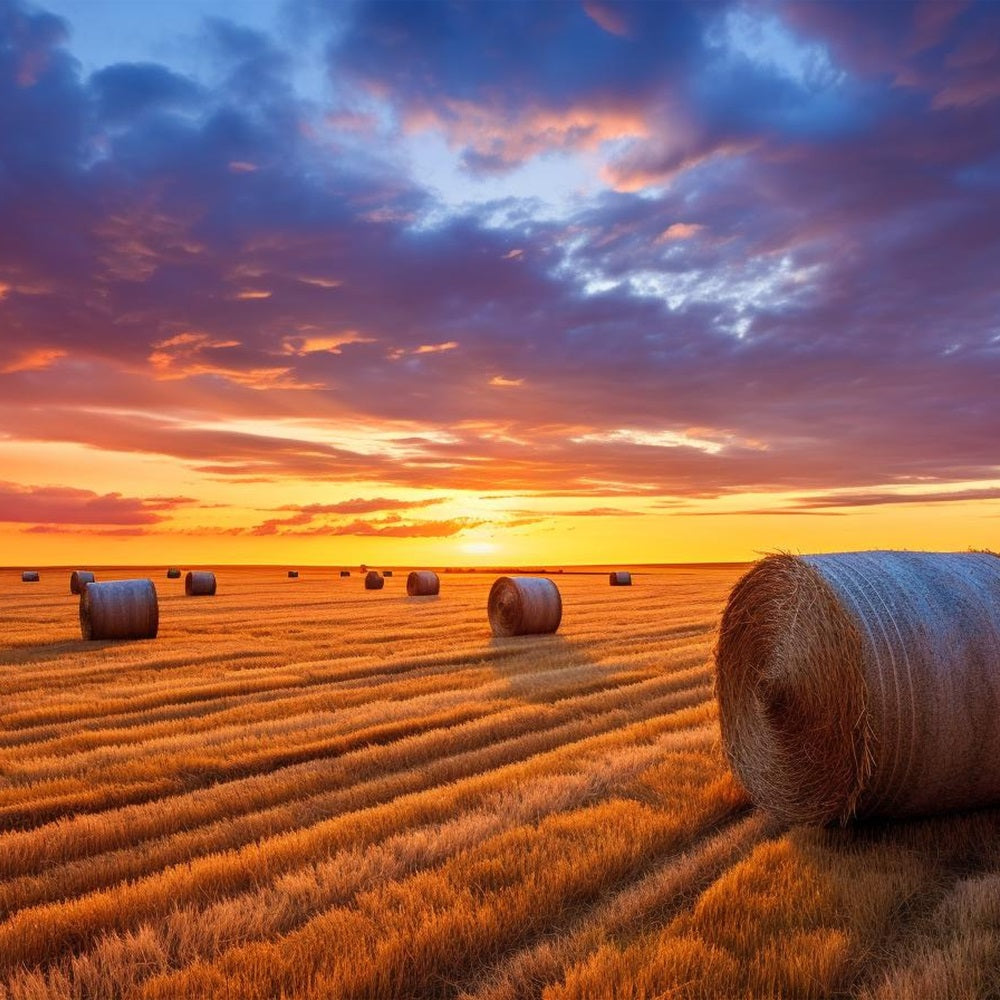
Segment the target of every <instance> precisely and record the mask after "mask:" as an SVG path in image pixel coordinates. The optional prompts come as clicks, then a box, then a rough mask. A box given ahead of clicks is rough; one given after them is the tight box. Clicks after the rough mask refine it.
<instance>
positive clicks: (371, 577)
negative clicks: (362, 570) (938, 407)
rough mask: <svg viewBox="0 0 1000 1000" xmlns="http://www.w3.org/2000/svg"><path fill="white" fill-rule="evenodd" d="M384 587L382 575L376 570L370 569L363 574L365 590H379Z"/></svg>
mask: <svg viewBox="0 0 1000 1000" xmlns="http://www.w3.org/2000/svg"><path fill="white" fill-rule="evenodd" d="M384 586H385V580H383V579H382V574H381V573H379V572H378V571H377V570H374V569H370V570H368V572H367V573H366V574H365V590H381V589H382V588H383V587H384Z"/></svg>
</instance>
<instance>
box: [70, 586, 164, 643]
mask: <svg viewBox="0 0 1000 1000" xmlns="http://www.w3.org/2000/svg"><path fill="white" fill-rule="evenodd" d="M159 624H160V607H159V603H158V602H157V599H156V587H154V586H153V581H152V580H112V581H111V582H109V583H89V584H87V586H85V587H84V588H83V590H82V591H81V593H80V630H81V631H82V632H83V637H84V639H155V638H156V631H157V629H158V627H159Z"/></svg>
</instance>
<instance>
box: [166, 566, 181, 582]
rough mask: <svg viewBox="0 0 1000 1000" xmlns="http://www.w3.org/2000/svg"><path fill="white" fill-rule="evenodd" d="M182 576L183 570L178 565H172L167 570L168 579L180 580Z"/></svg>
mask: <svg viewBox="0 0 1000 1000" xmlns="http://www.w3.org/2000/svg"><path fill="white" fill-rule="evenodd" d="M180 578H181V571H180V570H179V569H177V568H176V567H173V566H171V567H170V569H168V570H167V579H168V580H179V579H180Z"/></svg>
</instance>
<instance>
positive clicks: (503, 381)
mask: <svg viewBox="0 0 1000 1000" xmlns="http://www.w3.org/2000/svg"><path fill="white" fill-rule="evenodd" d="M490 385H495V386H498V387H500V388H502V389H510V388H513V387H515V386H519V385H524V379H523V378H504V376H503V375H494V376H493V378H491V379H490Z"/></svg>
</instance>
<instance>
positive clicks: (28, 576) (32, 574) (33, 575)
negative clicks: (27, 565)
mask: <svg viewBox="0 0 1000 1000" xmlns="http://www.w3.org/2000/svg"><path fill="white" fill-rule="evenodd" d="M38 580H39V576H38V570H37V569H26V570H23V571H22V573H21V583H38Z"/></svg>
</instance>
